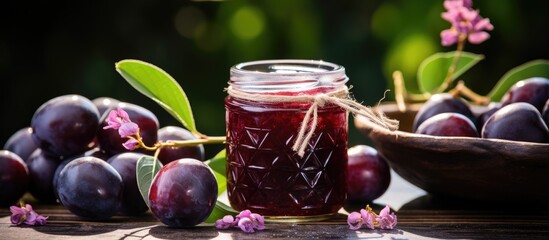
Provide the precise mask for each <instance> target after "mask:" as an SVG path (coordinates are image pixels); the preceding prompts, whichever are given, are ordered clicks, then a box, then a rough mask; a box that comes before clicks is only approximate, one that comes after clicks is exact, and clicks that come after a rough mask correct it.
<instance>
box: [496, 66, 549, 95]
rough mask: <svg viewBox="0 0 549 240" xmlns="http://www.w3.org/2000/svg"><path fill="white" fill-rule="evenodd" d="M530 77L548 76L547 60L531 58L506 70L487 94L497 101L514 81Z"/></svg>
mask: <svg viewBox="0 0 549 240" xmlns="http://www.w3.org/2000/svg"><path fill="white" fill-rule="evenodd" d="M531 77H544V78H549V60H546V59H537V60H532V61H530V62H526V63H524V64H522V65H519V66H517V67H515V68H513V69H511V70H509V71H507V72H506V73H505V74H504V75H503V77H501V78H500V79H499V81H498V82H497V83H496V85H495V86H494V88H493V89H492V91H490V93H489V94H488V96H489V97H490V100H492V101H494V102H498V101H500V100H501V98H502V97H503V95H504V94H505V92H507V90H508V89H509V88H511V86H513V85H514V84H515V83H516V82H518V81H520V80H524V79H527V78H531Z"/></svg>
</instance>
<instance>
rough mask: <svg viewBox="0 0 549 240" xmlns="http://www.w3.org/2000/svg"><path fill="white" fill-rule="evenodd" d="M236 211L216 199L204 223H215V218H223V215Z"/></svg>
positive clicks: (233, 214) (235, 212)
mask: <svg viewBox="0 0 549 240" xmlns="http://www.w3.org/2000/svg"><path fill="white" fill-rule="evenodd" d="M237 214H238V212H237V211H236V210H234V209H233V208H231V207H230V206H229V205H227V204H225V203H223V202H221V201H219V200H217V202H216V204H215V207H214V209H213V211H212V213H211V214H210V216H209V217H208V218H207V219H206V221H205V222H206V223H215V221H216V220H217V219H221V218H223V217H224V216H225V215H232V216H235V215H237Z"/></svg>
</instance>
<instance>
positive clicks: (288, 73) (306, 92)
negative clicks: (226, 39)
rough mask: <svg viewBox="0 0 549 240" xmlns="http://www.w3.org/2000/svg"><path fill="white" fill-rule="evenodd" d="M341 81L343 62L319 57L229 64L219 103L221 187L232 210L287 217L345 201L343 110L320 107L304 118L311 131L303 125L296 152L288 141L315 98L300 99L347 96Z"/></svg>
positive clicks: (329, 211)
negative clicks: (223, 134) (223, 140)
mask: <svg viewBox="0 0 549 240" xmlns="http://www.w3.org/2000/svg"><path fill="white" fill-rule="evenodd" d="M347 81H348V78H347V76H346V75H345V69H344V68H343V67H342V66H339V65H336V64H333V63H328V62H324V61H309V60H264V61H255V62H247V63H241V64H238V65H236V66H233V67H232V68H231V70H230V81H229V91H228V92H229V96H227V98H226V99H225V108H226V131H227V190H228V197H229V202H230V204H231V206H232V207H233V208H234V209H236V210H239V211H241V210H244V209H249V210H251V211H252V212H256V213H259V214H262V215H264V216H265V217H266V218H267V219H268V220H271V221H293V222H295V221H309V220H320V219H326V218H329V217H331V216H333V215H335V214H336V213H337V212H338V211H339V209H340V208H341V207H342V206H343V203H344V201H345V198H346V175H347V173H346V172H347V131H348V113H347V112H346V111H345V110H344V109H342V108H340V107H338V106H336V105H333V104H330V103H326V104H320V106H318V108H317V111H316V117H314V116H313V117H310V119H309V120H310V121H308V122H306V123H305V125H306V126H308V125H310V124H311V123H310V122H311V121H312V120H311V119H313V118H315V119H316V121H315V122H316V125H315V127H314V129H312V128H307V129H308V131H312V135H311V136H310V140H309V141H307V143H306V148H305V149H304V152H303V156H300V154H298V152H296V151H295V150H294V149H293V145H294V142H295V140H296V138H297V136H298V134H299V132H300V131H303V129H301V127H302V126H301V125H302V123H303V121H304V118H305V115H306V114H307V112H308V111H309V110H310V108H311V106H312V105H313V103H314V100H311V101H303V100H302V97H303V96H305V97H309V96H310V97H311V98H310V99H314V97H315V96H318V95H320V94H330V93H333V92H337V91H339V92H341V91H343V92H345V93H347V86H346V85H345V83H346V82H347ZM231 90H235V91H238V93H245V94H251V95H242V94H232V91H231ZM280 96H283V97H289V98H284V99H282V100H281V99H278V98H277V97H280ZM292 99H301V100H299V101H293V100H292ZM307 129H305V130H307ZM305 134H307V132H306V133H305Z"/></svg>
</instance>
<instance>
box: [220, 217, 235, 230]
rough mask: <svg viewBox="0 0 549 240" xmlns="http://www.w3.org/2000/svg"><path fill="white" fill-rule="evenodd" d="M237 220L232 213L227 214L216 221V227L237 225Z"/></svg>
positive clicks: (225, 227)
mask: <svg viewBox="0 0 549 240" xmlns="http://www.w3.org/2000/svg"><path fill="white" fill-rule="evenodd" d="M236 224H237V223H236V221H235V219H234V218H233V216H231V215H226V216H224V217H223V218H222V219H218V220H217V221H215V228H217V229H227V228H230V227H232V226H234V225H236Z"/></svg>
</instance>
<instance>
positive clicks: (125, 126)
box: [118, 122, 139, 138]
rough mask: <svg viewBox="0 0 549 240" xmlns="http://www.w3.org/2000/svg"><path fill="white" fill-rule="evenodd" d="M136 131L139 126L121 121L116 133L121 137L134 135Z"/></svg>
mask: <svg viewBox="0 0 549 240" xmlns="http://www.w3.org/2000/svg"><path fill="white" fill-rule="evenodd" d="M137 131H139V126H137V124H136V123H134V122H126V123H122V124H121V125H120V128H118V134H120V137H123V138H125V137H129V136H133V135H136V134H137Z"/></svg>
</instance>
